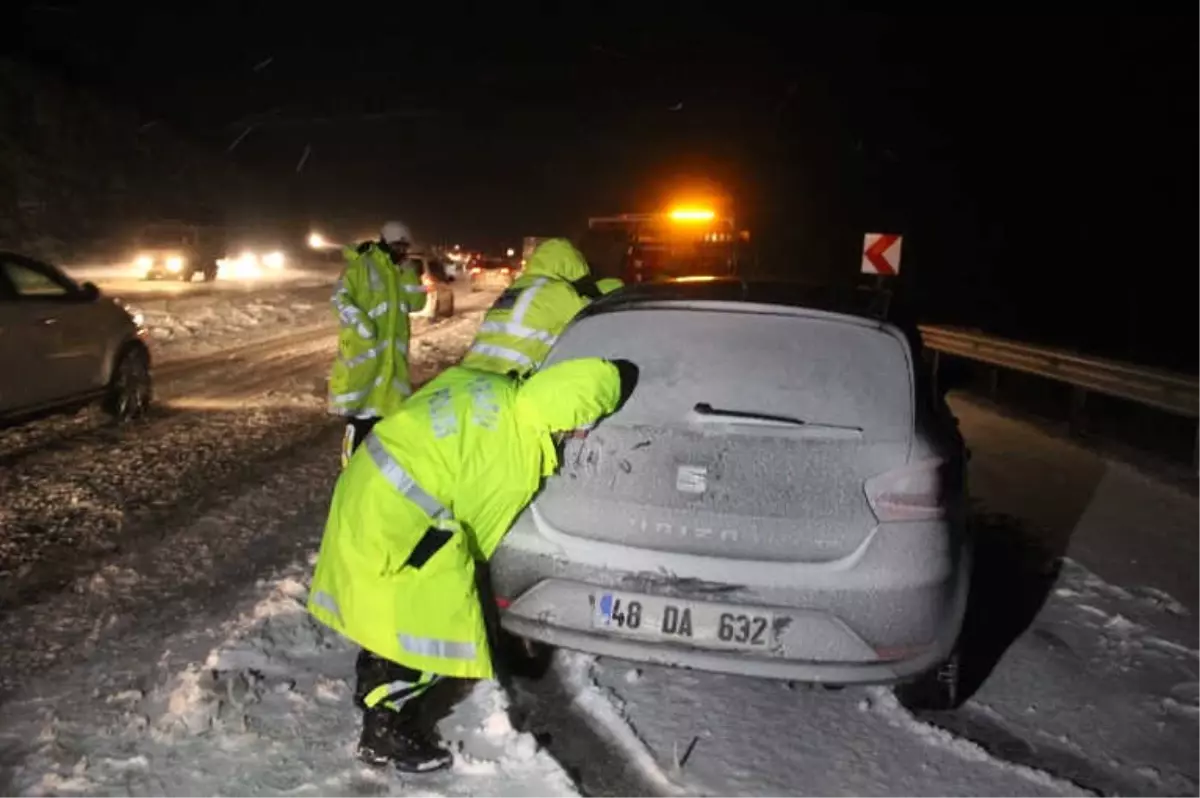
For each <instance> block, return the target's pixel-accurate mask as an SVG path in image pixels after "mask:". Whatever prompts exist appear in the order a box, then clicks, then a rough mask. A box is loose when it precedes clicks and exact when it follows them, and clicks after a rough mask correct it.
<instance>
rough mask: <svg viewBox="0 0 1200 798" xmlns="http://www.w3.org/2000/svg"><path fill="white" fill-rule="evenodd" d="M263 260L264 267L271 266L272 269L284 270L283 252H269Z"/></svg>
mask: <svg viewBox="0 0 1200 798" xmlns="http://www.w3.org/2000/svg"><path fill="white" fill-rule="evenodd" d="M262 260H263V265H264V266H269V267H270V268H272V269H281V268H283V261H284V257H283V253H282V252H268V253H267V254H266V255H263V259H262Z"/></svg>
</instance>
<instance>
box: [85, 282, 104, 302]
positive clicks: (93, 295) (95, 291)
mask: <svg viewBox="0 0 1200 798" xmlns="http://www.w3.org/2000/svg"><path fill="white" fill-rule="evenodd" d="M80 289H82V290H81V296H82V297H83V299H84V300H85V301H87V302H95V301H96V300H97V299H99V298H100V289H99V288H97V287H96V284H95V283H84V284H83V285H81V286H80Z"/></svg>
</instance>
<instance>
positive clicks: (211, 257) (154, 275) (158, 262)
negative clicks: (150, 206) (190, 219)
mask: <svg viewBox="0 0 1200 798" xmlns="http://www.w3.org/2000/svg"><path fill="white" fill-rule="evenodd" d="M214 238H215V236H214V235H213V233H211V232H210V231H206V230H205V229H204V228H202V227H201V226H199V225H194V224H187V223H184V222H156V223H154V224H148V225H146V226H145V227H143V228H142V229H141V231H140V232H139V234H138V237H137V247H138V249H137V254H136V256H135V257H134V265H135V266H136V267H137V269H138V270H139V271H140V272H141V274H142V278H143V279H145V280H163V279H172V280H183V281H184V282H191V281H192V278H194V277H195V276H196V275H197V274H199V275H201V276H203V278H204V280H205V281H206V282H212V281H213V280H215V279H217V271H218V268H219V267H218V261H220V260H221V258H222V256H223V254H224V253H223V251H222V249H223V246H222V244H221V243H220V242H217V241H215V240H214Z"/></svg>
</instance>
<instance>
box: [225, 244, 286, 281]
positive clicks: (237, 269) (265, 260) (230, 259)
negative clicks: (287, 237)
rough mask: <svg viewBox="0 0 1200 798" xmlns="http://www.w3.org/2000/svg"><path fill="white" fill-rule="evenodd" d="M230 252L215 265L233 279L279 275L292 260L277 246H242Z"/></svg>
mask: <svg viewBox="0 0 1200 798" xmlns="http://www.w3.org/2000/svg"><path fill="white" fill-rule="evenodd" d="M232 250H233V251H232V252H231V253H230V254H229V255H226V256H225V257H223V258H221V259H220V260H218V261H217V263H218V265H219V266H220V268H221V270H222V271H223V272H224V273H226V274H227V275H228V276H230V277H234V278H249V279H253V278H256V277H266V276H270V275H273V274H281V273H282V272H283V271H284V270H285V269H286V268H287V267H288V265H289V263H290V262H291V261H292V260H293V258H291V257H289V256H288V254H287V253H286V252H285V251H284V250H283V249H282V248H281V247H277V246H244V247H234V248H232Z"/></svg>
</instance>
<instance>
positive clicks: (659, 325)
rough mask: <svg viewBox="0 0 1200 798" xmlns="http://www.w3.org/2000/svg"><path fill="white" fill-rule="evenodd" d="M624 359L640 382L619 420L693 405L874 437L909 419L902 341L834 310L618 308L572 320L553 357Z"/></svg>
mask: <svg viewBox="0 0 1200 798" xmlns="http://www.w3.org/2000/svg"><path fill="white" fill-rule="evenodd" d="M581 356H596V357H606V358H625V359H628V360H630V361H632V362H633V363H635V364H636V365H637V366H638V369H639V378H638V380H639V381H638V389H637V390H635V391H634V393H633V396H632V397H631V398H630V400H629V402H628V403H627V404H626V405H625V407H624V408H623V409H622V411H621V413H620V414H619V417H620V420H621V422H622V423H625V424H662V423H674V422H680V423H682V422H684V421H685V420H686V419H687V418H688V416H689V414H690V413H692V411H694V409H695V407H696V405H698V404H702V405H708V406H709V407H710V408H713V409H717V410H721V411H732V412H735V413H751V414H764V415H771V416H779V417H784V418H789V419H795V420H799V421H804V422H807V423H811V424H831V425H838V426H847V427H858V428H861V429H863V431H864V433H866V434H867V435H868V437H869V438H870V439H873V440H885V439H886V440H899V439H903V438H906V437H907V436H908V435H909V433H910V431H911V428H912V418H913V411H912V401H913V398H912V397H913V387H912V368H911V365H910V360H909V357H910V355H909V352H908V348H907V346H906V345H905V344H904V343H903V342H902V341H901V340H899V339H898V338H897V337H895V336H893V335H892V334H891V333H889V332H888V331H887V330H885V329H881V328H879V327H875V326H869V325H863V324H859V323H855V322H853V321H846V320H839V319H838V318H837V317H822V316H806V315H794V314H789V313H786V312H781V313H779V314H771V313H760V312H736V311H733V310H729V311H724V310H715V309H706V310H699V309H695V308H688V309H684V308H679V309H674V308H671V309H668V308H665V307H663V306H659V307H656V308H643V309H632V308H631V309H628V310H616V311H612V312H608V313H598V314H596V315H593V316H589V317H585V318H582V319H580V320H577V322H576V323H575V324H573V325H572V326H571V327H570V328H569V329H568V330H567V332H566V333H564V335H563V337H562V338H561V339H560V341H559V343H558V344H557V345H556V346H555V347H554V351H553V352H552V354H551V357H550V362H555V361H558V360H563V359H567V358H571V357H581Z"/></svg>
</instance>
